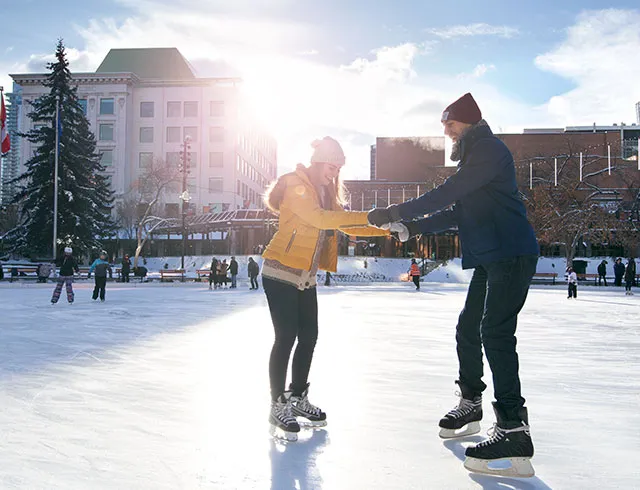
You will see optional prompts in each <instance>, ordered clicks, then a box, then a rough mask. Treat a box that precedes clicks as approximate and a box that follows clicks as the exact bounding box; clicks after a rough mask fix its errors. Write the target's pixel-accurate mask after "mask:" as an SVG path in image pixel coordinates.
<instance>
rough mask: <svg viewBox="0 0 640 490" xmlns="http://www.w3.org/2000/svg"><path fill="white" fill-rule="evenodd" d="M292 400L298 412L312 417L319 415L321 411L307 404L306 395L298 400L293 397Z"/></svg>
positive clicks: (307, 398)
mask: <svg viewBox="0 0 640 490" xmlns="http://www.w3.org/2000/svg"><path fill="white" fill-rule="evenodd" d="M294 400H295V402H296V408H298V409H300V410H303V411H305V412H307V413H311V414H313V415H320V412H322V410H320V409H319V408H318V407H316V406H315V405H313V404H311V403H310V402H309V397H308V396H306V395H304V396H301V397H299V398H298V397H295V399H294Z"/></svg>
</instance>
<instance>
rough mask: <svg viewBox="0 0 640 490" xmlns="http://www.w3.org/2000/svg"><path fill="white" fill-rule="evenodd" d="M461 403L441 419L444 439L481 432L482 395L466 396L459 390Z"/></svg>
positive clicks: (441, 435) (441, 430)
mask: <svg viewBox="0 0 640 490" xmlns="http://www.w3.org/2000/svg"><path fill="white" fill-rule="evenodd" d="M457 395H458V396H460V403H458V406H457V407H456V408H454V409H453V410H451V411H450V412H449V413H447V414H446V415H445V416H444V417H442V418H441V419H440V423H439V424H438V425H440V437H441V438H443V439H453V438H455V437H465V436H470V435H473V434H477V433H478V432H480V421H481V420H482V395H477V396H474V397H473V398H464V396H463V395H462V393H460V392H458V393H457Z"/></svg>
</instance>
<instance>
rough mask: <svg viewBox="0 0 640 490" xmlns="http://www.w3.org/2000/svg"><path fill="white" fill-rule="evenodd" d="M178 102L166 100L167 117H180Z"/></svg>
mask: <svg viewBox="0 0 640 490" xmlns="http://www.w3.org/2000/svg"><path fill="white" fill-rule="evenodd" d="M180 109H181V107H180V102H167V117H180V116H181V115H182V114H181V111H180Z"/></svg>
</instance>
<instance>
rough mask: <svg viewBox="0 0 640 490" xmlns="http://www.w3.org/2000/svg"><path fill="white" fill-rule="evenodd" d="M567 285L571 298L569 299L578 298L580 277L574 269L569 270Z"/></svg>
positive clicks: (569, 268) (568, 297)
mask: <svg viewBox="0 0 640 490" xmlns="http://www.w3.org/2000/svg"><path fill="white" fill-rule="evenodd" d="M567 285H568V288H569V296H567V299H571V298H577V297H578V275H577V274H576V273H575V271H574V270H573V268H571V267H568V268H567Z"/></svg>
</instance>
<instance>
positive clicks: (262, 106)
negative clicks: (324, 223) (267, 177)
mask: <svg viewBox="0 0 640 490" xmlns="http://www.w3.org/2000/svg"><path fill="white" fill-rule="evenodd" d="M3 3H4V2H3ZM230 4H231V2H228V1H225V0H210V1H207V2H201V1H196V0H171V1H169V0H101V1H100V2H95V1H93V0H87V1H83V2H78V1H75V0H74V1H69V2H56V3H52V2H50V1H40V0H31V1H29V0H21V1H20V2H17V1H14V2H11V3H10V4H9V5H4V6H3V7H2V11H1V15H2V17H3V18H4V19H5V21H4V22H3V34H4V35H3V41H4V43H3V45H2V46H0V85H3V86H4V87H5V89H9V88H10V87H11V79H10V77H9V74H10V73H25V72H26V73H29V72H43V71H45V69H44V65H45V63H46V62H47V61H49V60H50V59H51V58H52V54H53V52H54V51H55V44H56V41H57V39H58V38H63V39H64V42H65V45H66V46H67V49H68V54H69V60H70V63H71V70H72V71H94V70H95V69H96V68H97V67H98V65H99V64H100V62H101V61H102V59H103V58H104V56H105V55H106V53H107V52H108V50H109V49H110V48H141V47H176V48H178V49H179V50H180V51H181V52H182V54H183V55H184V56H185V57H186V58H187V59H188V60H189V61H190V63H191V64H192V66H193V67H194V69H195V71H196V73H197V75H198V76H203V77H210V76H227V75H237V76H241V77H242V78H243V80H244V84H243V85H244V87H243V90H244V92H245V95H246V97H247V98H248V100H249V101H250V104H251V106H252V107H253V108H254V109H255V111H256V113H257V115H258V116H259V117H260V119H261V120H262V121H264V122H265V123H266V124H267V125H268V127H269V128H270V130H271V132H272V133H273V134H274V136H275V137H276V138H277V140H278V145H279V152H278V159H279V162H278V163H279V170H280V172H284V171H287V170H289V169H291V168H293V167H294V166H295V164H296V163H298V162H307V161H308V159H309V156H310V153H311V148H310V142H311V141H312V140H313V139H315V138H318V137H322V136H325V135H330V136H333V137H335V138H337V139H338V140H339V141H340V142H341V144H342V145H343V148H344V150H345V154H346V157H347V165H346V166H345V168H344V172H343V175H344V177H345V178H348V179H349V178H360V179H366V178H368V176H369V175H368V174H369V170H368V168H369V147H370V145H371V144H374V143H375V138H376V136H434V135H440V134H442V128H441V125H440V122H439V121H440V115H441V113H442V110H443V109H444V108H445V107H446V106H447V105H448V104H449V103H451V102H453V101H454V100H455V99H457V98H458V97H459V96H461V95H462V94H464V93H465V92H471V93H472V94H473V95H474V97H475V98H476V100H477V101H478V104H479V106H480V108H481V110H482V112H483V116H484V117H485V119H486V120H487V121H488V122H489V124H490V125H491V126H492V127H493V129H494V131H496V132H520V131H522V129H523V128H527V127H563V126H568V125H589V124H593V123H594V122H596V123H598V124H612V123H614V122H616V123H621V122H626V123H633V122H636V114H635V103H636V102H638V101H640V84H639V83H637V80H638V79H640V63H638V59H639V57H638V53H640V8H638V6H637V2H635V1H630V0H624V1H618V2H607V3H605V2H602V1H599V2H595V1H592V0H587V1H579V2H578V1H574V0H565V1H563V2H558V1H553V2H552V1H550V0H540V1H536V2H508V1H504V0H503V1H497V0H486V1H485V2H481V3H479V2H471V1H469V0H460V1H458V2H441V3H434V2H423V1H418V0H395V1H393V2H392V1H387V0H380V1H379V2H377V4H375V3H374V2H365V1H364V0H350V1H349V2H344V1H338V0H325V1H324V2H321V3H320V2H311V1H307V0H269V1H267V0H236V1H235V2H233V5H230Z"/></svg>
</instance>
